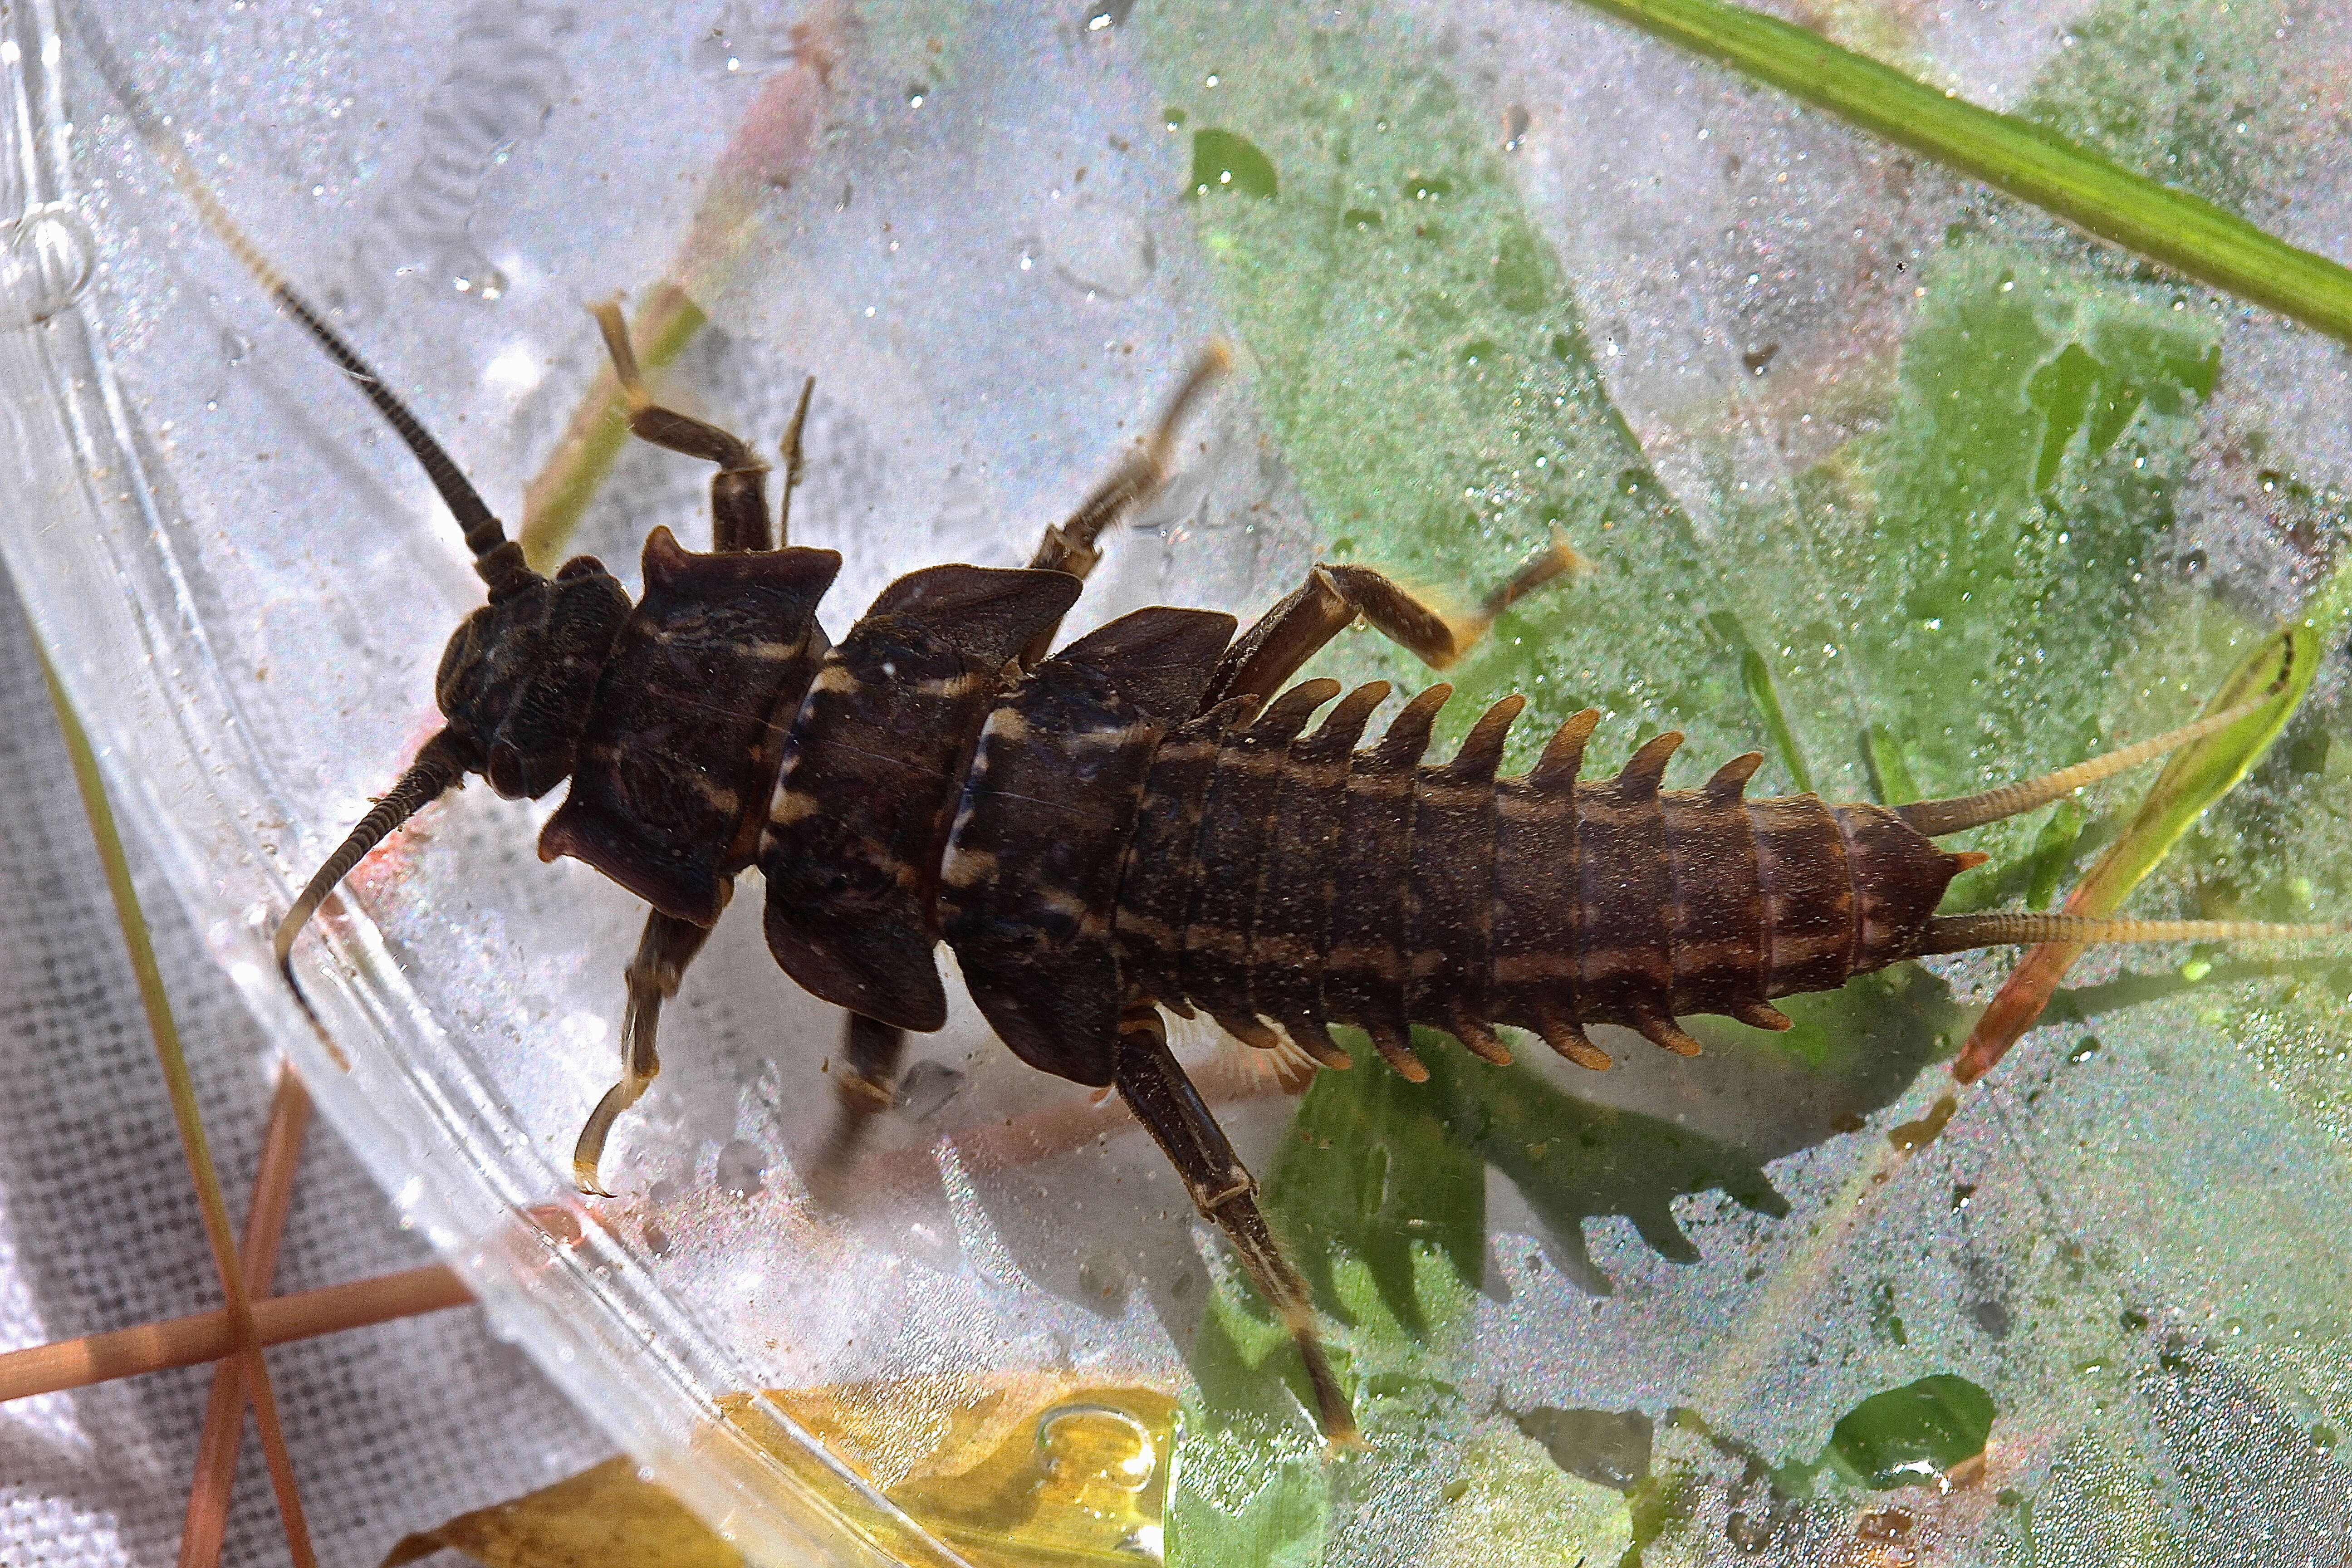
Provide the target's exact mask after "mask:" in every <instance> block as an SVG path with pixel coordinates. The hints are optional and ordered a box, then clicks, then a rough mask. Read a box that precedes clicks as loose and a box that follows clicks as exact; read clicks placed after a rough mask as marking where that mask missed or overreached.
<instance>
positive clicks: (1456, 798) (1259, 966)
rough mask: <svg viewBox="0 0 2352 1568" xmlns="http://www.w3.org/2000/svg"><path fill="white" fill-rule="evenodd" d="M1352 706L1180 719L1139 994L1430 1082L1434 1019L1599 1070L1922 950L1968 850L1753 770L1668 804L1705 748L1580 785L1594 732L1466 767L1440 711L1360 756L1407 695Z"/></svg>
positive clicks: (1358, 699)
mask: <svg viewBox="0 0 2352 1568" xmlns="http://www.w3.org/2000/svg"><path fill="white" fill-rule="evenodd" d="M1335 690H1336V688H1335V687H1333V686H1332V684H1331V683H1330V682H1328V681H1325V682H1313V683H1309V684H1308V685H1307V686H1303V687H1300V688H1297V689H1294V690H1293V691H1292V692H1290V693H1289V694H1287V695H1286V696H1285V697H1284V698H1282V699H1279V700H1276V702H1275V703H1273V704H1272V705H1270V706H1269V707H1268V708H1267V710H1266V711H1265V715H1264V716H1263V717H1262V718H1260V719H1259V720H1258V721H1256V722H1255V723H1253V724H1250V725H1248V726H1246V727H1234V724H1233V722H1232V719H1233V715H1232V714H1231V713H1230V712H1223V713H1218V714H1212V715H1208V716H1205V717H1203V718H1202V719H1200V720H1195V721H1192V722H1190V723H1187V724H1184V725H1181V726H1179V727H1178V728H1176V729H1175V730H1174V731H1171V733H1170V734H1169V735H1168V737H1167V739H1166V740H1165V742H1162V744H1161V746H1160V751H1159V753H1158V754H1157V756H1155V758H1154V760H1153V764H1152V767H1151V770H1150V774H1149V775H1148V777H1147V778H1146V781H1145V784H1144V791H1143V801H1142V809H1141V811H1140V813H1139V818H1138V829H1137V832H1136V835H1135V837H1134V838H1133V840H1132V842H1131V844H1130V847H1129V853H1128V857H1127V863H1126V867H1125V869H1124V872H1123V875H1122V878H1121V882H1120V889H1119V896H1118V910H1117V912H1116V915H1115V917H1114V921H1113V931H1114V934H1115V938H1116V941H1117V943H1118V957H1119V967H1120V973H1121V977H1122V980H1123V981H1124V982H1126V983H1127V984H1130V985H1133V986H1136V987H1138V988H1140V989H1142V990H1144V991H1148V992H1149V993H1150V994H1153V995H1155V996H1157V997H1158V998H1159V999H1160V1000H1161V1001H1162V1002H1165V1003H1169V1004H1171V1005H1179V1006H1189V1007H1193V1008H1198V1009H1200V1010H1202V1011H1205V1012H1207V1013H1209V1014H1210V1015H1212V1016H1214V1017H1215V1018H1216V1019H1217V1020H1218V1021H1219V1022H1220V1023H1222V1024H1223V1025H1224V1026H1225V1027H1226V1028H1228V1029H1229V1030H1231V1031H1232V1032H1234V1034H1236V1035H1239V1036H1241V1037H1243V1038H1244V1039H1254V1040H1256V1041H1257V1042H1258V1043H1270V1036H1269V1032H1268V1031H1267V1029H1266V1027H1265V1023H1263V1022H1261V1020H1267V1021H1271V1022H1272V1023H1275V1024H1277V1025H1280V1026H1282V1027H1283V1029H1284V1030H1285V1031H1286V1032H1287V1033H1288V1034H1289V1035H1290V1036H1291V1037H1293V1038H1294V1039H1296V1040H1297V1041H1298V1043H1299V1044H1301V1045H1302V1046H1304V1047H1306V1048H1307V1049H1308V1050H1309V1051H1310V1052H1314V1053H1315V1054H1318V1055H1326V1054H1328V1052H1330V1051H1332V1050H1334V1049H1335V1048H1336V1047H1331V1046H1330V1043H1329V1041H1328V1036H1327V1035H1326V1033H1325V1031H1326V1028H1327V1026H1328V1025H1329V1024H1332V1023H1341V1024H1349V1025H1354V1026H1358V1027H1360V1028H1362V1029H1364V1030H1365V1031H1366V1032H1367V1033H1369V1034H1370V1036H1371V1037H1372V1039H1373V1041H1374V1043H1375V1045H1376V1046H1377V1047H1379V1048H1380V1049H1381V1051H1382V1053H1383V1054H1384V1055H1386V1056H1388V1057H1390V1058H1391V1060H1392V1061H1395V1062H1397V1064H1398V1065H1399V1066H1401V1067H1402V1068H1405V1069H1406V1070H1408V1071H1412V1070H1414V1065H1413V1063H1412V1058H1411V1056H1410V1054H1409V1051H1408V1047H1407V1040H1408V1038H1409V1029H1410V1026H1412V1025H1414V1024H1424V1025H1432V1026H1436V1027H1439V1028H1444V1029H1447V1030H1450V1031H1452V1032H1453V1033H1454V1035H1455V1036H1456V1037H1459V1038H1460V1039H1461V1040H1462V1041H1463V1043H1464V1044H1465V1045H1466V1046H1468V1047H1470V1048H1471V1049H1473V1050H1475V1051H1478V1052H1479V1053H1480V1054H1482V1055H1486V1056H1490V1057H1499V1056H1500V1055H1501V1054H1502V1050H1501V1047H1500V1046H1499V1045H1498V1044H1497V1043H1496V1040H1495V1039H1494V1037H1493V1033H1492V1028H1491V1026H1493V1025H1496V1024H1508V1025H1515V1026H1521V1027H1525V1028H1529V1029H1534V1030H1536V1031H1538V1032H1539V1033H1541V1034H1542V1035H1543V1036H1544V1037H1546V1038H1547V1039H1549V1040H1550V1041H1551V1042H1552V1044H1553V1045H1554V1046H1555V1047H1558V1048H1559V1049H1560V1050H1562V1051H1563V1052H1565V1053H1566V1054H1568V1055H1570V1056H1572V1057H1576V1058H1580V1059H1584V1060H1587V1061H1588V1062H1590V1063H1591V1065H1596V1066H1598V1065H1603V1064H1602V1062H1601V1059H1600V1058H1599V1057H1598V1053H1596V1052H1595V1051H1594V1049H1593V1047H1591V1043H1590V1042H1589V1041H1588V1040H1586V1039H1585V1037H1584V1036H1583V1033H1582V1030H1583V1026H1586V1025H1589V1024H1593V1023H1609V1024H1622V1025H1626V1026H1631V1027H1633V1028H1636V1029H1640V1030H1641V1031H1643V1033H1644V1034H1646V1035H1648V1036H1649V1037H1651V1038H1652V1039H1654V1040H1656V1041H1657V1042H1658V1043H1659V1044H1661V1045H1664V1046H1667V1047H1670V1048H1673V1049H1675V1050H1682V1051H1689V1050H1696V1048H1697V1047H1696V1043H1695V1042H1692V1041H1691V1040H1690V1039H1689V1037H1688V1036H1686V1035H1685V1034H1684V1033H1683V1031H1682V1030H1681V1029H1680V1028H1679V1027H1678V1026H1676V1025H1675V1022H1674V1020H1675V1016H1677V1015H1684V1014H1694V1013H1718V1014H1725V1015H1727V1016H1733V1017H1738V1018H1742V1019H1744V1020H1746V1021H1748V1022H1751V1023H1757V1024H1761V1025H1764V1026H1778V1025H1780V1024H1781V1022H1782V1021H1781V1020H1780V1018H1779V1016H1778V1015H1777V1014H1775V1013H1774V1012H1773V1011H1772V1010H1771V1009H1770V1008H1769V1006H1767V1005H1766V1003H1767V1000H1768V998H1770V997H1774V996H1782V995H1787V994H1791V993H1795V992H1802V991H1824V990H1832V989H1834V988H1836V987H1837V986H1839V985H1842V984H1844V983H1845V981H1846V980H1847V979H1848V978H1849V977H1851V976H1852V975H1854V974H1858V973H1864V972H1866V971H1868V970H1872V969H1876V968H1879V967H1882V966H1883V965H1885V964H1887V963H1894V962H1895V961H1896V960H1898V959H1901V958H1904V957H1907V956H1910V955H1911V952H1912V951H1913V950H1914V949H1915V948H1916V942H1917V941H1918V938H1919V934H1920V932H1921V931H1923V930H1924V928H1925V926H1926V923H1927V919H1928V917H1929V916H1930V915H1931V914H1932V913H1933V912H1934V910H1935V907H1936V905H1937V901H1938V900H1940V899H1941V898H1942V896H1943V892H1944V888H1945V885H1946V884H1947V883H1948V882H1949V881H1950V879H1951V878H1952V876H1953V874H1954V873H1955V871H1956V870H1957V869H1958V865H1959V862H1958V859H1957V858H1955V857H1953V856H1950V855H1948V854H1947V853H1945V852H1944V851H1942V850H1939V849H1937V848H1936V847H1934V846H1933V845H1932V844H1930V843H1928V842H1927V840H1926V839H1925V838H1922V837H1919V836H1918V835H1917V834H1916V833H1915V832H1913V831H1912V830H1911V829H1910V828H1909V827H1908V826H1906V825H1905V824H1904V823H1903V822H1902V821H1901V820H1900V819H1899V818H1897V817H1896V816H1895V815H1894V814H1893V813H1892V812H1889V811H1887V810H1885V809H1884V808H1882V807H1879V806H1874V805H1838V806H1834V807H1832V806H1828V805H1823V804H1822V802H1821V801H1820V800H1819V799H1818V798H1816V797H1814V796H1812V795H1798V796H1792V797H1785V798H1779V799H1768V800H1747V799H1745V798H1743V794H1742V792H1743V789H1744V787H1745V785H1746V784H1747V781H1748V776H1749V775H1750V774H1752V773H1754V772H1755V770H1756V767H1757V765H1758V762H1759V759H1758V758H1756V757H1755V756H1753V755H1750V756H1746V757H1742V758H1739V759H1738V760H1736V761H1734V762H1732V763H1728V764H1727V765H1726V766H1725V767H1723V768H1722V769H1721V770H1719V771H1718V772H1717V773H1716V775H1715V776H1714V778H1713V779H1711V780H1710V781H1709V782H1708V783H1707V784H1706V785H1705V786H1704V787H1703V788H1701V789H1698V790H1696V791H1680V790H1665V789H1663V788H1661V787H1660V784H1661V780H1662V778H1663V775H1664V772H1665V767H1666V763H1667V760H1668V759H1669V758H1670V757H1671V756H1672V755H1673V753H1674V751H1675V747H1676V746H1677V745H1679V744H1680V742H1681V739H1682V737H1681V736H1680V735H1677V734H1665V735H1660V736H1658V737H1656V738H1654V740H1652V741H1650V742H1647V743H1646V744H1644V745H1643V747H1642V748H1641V749H1640V750H1639V751H1637V752H1635V753H1634V755H1633V760H1632V761H1631V762H1629V763H1627V764H1626V765H1625V767H1624V769H1623V770H1622V772H1620V773H1618V774H1617V775H1616V776H1615V777H1614V778H1611V779H1601V780H1594V779H1586V778H1583V777H1581V776H1580V775H1581V772H1582V763H1583V759H1584V749H1585V742H1586V740H1587V738H1588V737H1589V736H1590V734H1591V730H1592V727H1593V723H1594V721H1595V719H1596V717H1597V716H1596V715H1592V714H1580V715H1578V716H1577V717H1576V718H1574V719H1571V720H1570V721H1569V722H1568V723H1567V724H1565V725H1563V726H1561V728H1560V730H1559V732H1558V734H1557V735H1556V736H1555V737H1554V739H1553V741H1552V742H1551V744H1550V746H1549V748H1548V749H1547V751H1546V752H1545V754H1544V756H1543V758H1542V760H1541V761H1540V762H1539V763H1538V764H1537V766H1536V767H1535V768H1534V769H1533V770H1532V771H1531V772H1530V773H1528V774H1527V775H1526V776H1524V777H1517V778H1500V779H1498V778H1497V777H1496V765H1497V763H1498V762H1499V761H1500V758H1501V754H1502V750H1503V743H1504V740H1505V737H1506V735H1507V731H1508V730H1509V728H1510V725H1511V721H1513V720H1514V719H1515V718H1516V717H1517V713H1518V711H1519V708H1520V706H1521V704H1520V700H1519V699H1517V698H1511V699H1507V700H1505V701H1503V702H1501V703H1498V704H1496V707H1494V708H1493V709H1491V710H1488V712H1487V713H1486V716H1485V717H1484V718H1483V719H1482V720H1481V721H1479V723H1478V724H1477V725H1476V726H1475V728H1474V729H1473V730H1472V731H1471V734H1470V736H1469V738H1468V739H1467V740H1466V741H1465V743H1464V745H1463V748H1462V750H1461V752H1460V753H1459V754H1457V755H1456V756H1455V757H1454V760H1453V761H1451V762H1448V763H1444V764H1441V765H1431V764H1428V763H1423V761H1422V756H1423V752H1424V751H1425V750H1426V749H1427V746H1428V742H1429V734H1430V727H1431V724H1432V722H1433V720H1434V718H1435V716H1436V712H1437V710H1438V708H1439V707H1440V706H1441V705H1442V704H1443V702H1444V698H1445V695H1446V694H1445V690H1444V688H1436V689H1432V690H1431V691H1428V692H1424V693H1423V695H1422V696H1421V697H1420V698H1418V699H1416V700H1414V701H1412V703H1410V704H1408V705H1407V707H1406V708H1405V710H1404V711H1403V713H1402V715H1401V716H1400V717H1399V718H1398V719H1397V721H1395V722H1394V723H1393V724H1392V725H1391V727H1390V729H1389V731H1388V732H1387V734H1386V735H1385V736H1384V737H1383V738H1382V739H1381V741H1380V742H1377V743H1376V744H1373V745H1370V746H1368V747H1362V748H1360V749H1359V748H1358V746H1357V742H1358V740H1359V739H1360V736H1361V734H1362V731H1363V729H1364V724H1365V721H1366V718H1367V716H1368V715H1369V713H1370V710H1371V709H1372V707H1373V706H1374V705H1375V704H1376V703H1377V702H1378V701H1379V700H1380V698H1381V696H1382V695H1383V694H1384V692H1385V688H1382V687H1370V688H1364V689H1360V690H1358V691H1356V692H1354V693H1351V694H1349V697H1348V698H1347V699H1346V700H1343V701H1342V702H1341V703H1340V704H1339V706H1338V707H1337V708H1336V709H1335V710H1333V712H1332V714H1331V716H1330V718H1329V719H1328V721H1326V723H1325V724H1324V725H1323V726H1322V727H1321V728H1320V729H1318V731H1315V732H1313V733H1312V734H1307V735H1304V736H1302V735H1301V733H1300V731H1302V729H1303V728H1304V725H1305V723H1306V721H1307V717H1308V715H1309V714H1310V713H1311V712H1312V711H1313V710H1314V709H1315V708H1317V707H1318V706H1319V705H1320V704H1321V703H1322V702H1324V701H1326V700H1328V699H1329V697H1330V695H1331V694H1332V693H1333V692H1334V691H1335Z"/></svg>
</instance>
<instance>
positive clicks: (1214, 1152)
mask: <svg viewBox="0 0 2352 1568" xmlns="http://www.w3.org/2000/svg"><path fill="white" fill-rule="evenodd" d="M1115 1081H1116V1082H1117V1083H1118V1092H1119V1097H1120V1098H1121V1099H1123V1100H1126V1101H1127V1104H1128V1109H1129V1110H1132V1111H1134V1112H1135V1117H1136V1120H1137V1121H1140V1122H1142V1123H1143V1125H1144V1126H1145V1127H1146V1128H1148V1129H1149V1130H1150V1133H1151V1136H1152V1137H1153V1139H1154V1140H1156V1141H1157V1142H1159V1144H1160V1151H1161V1152H1163V1153H1165V1154H1166V1155H1167V1156H1168V1158H1169V1160H1170V1162H1171V1163H1173V1164H1174V1165H1175V1167H1176V1172H1177V1174H1179V1175H1180V1176H1181V1177H1183V1179H1184V1188H1185V1190H1186V1191H1187V1192H1189V1193H1191V1194H1192V1203H1193V1206H1195V1207H1196V1208H1198V1209H1199V1210H1200V1211H1201V1215H1202V1217H1203V1218H1204V1219H1209V1220H1213V1221H1214V1222H1215V1223H1216V1225H1217V1227H1218V1228H1219V1229H1220V1230H1223V1232H1224V1233H1225V1238H1226V1239H1227V1240H1228V1241H1230V1242H1232V1243H1233V1247H1234V1252H1236V1253H1237V1254H1239V1255H1240V1257H1241V1261H1242V1267H1243V1268H1244V1269H1246V1270H1247V1271H1248V1273H1249V1277H1250V1282H1251V1283H1252V1284H1254V1285H1255V1286H1256V1287H1257V1289H1258V1294H1260V1295H1262V1296H1264V1297H1265V1299H1266V1301H1267V1303H1268V1304H1269V1305H1271V1306H1272V1307H1273V1308H1274V1310H1275V1311H1276V1313H1278V1314H1279V1315H1280V1316H1281V1318H1282V1321H1283V1323H1284V1325H1285V1326H1286V1327H1287V1328H1288V1329H1289V1330H1290V1337H1291V1338H1292V1339H1293V1340H1294V1341H1295V1342H1297V1345H1298V1353H1299V1355H1300V1356H1301V1357H1302V1358H1304V1359H1305V1361H1306V1363H1307V1383H1308V1384H1309V1385H1310V1386H1311V1388H1312V1389H1313V1391H1314V1395H1315V1417H1316V1420H1317V1421H1318V1423H1319V1424H1320V1425H1321V1426H1322V1428H1323V1436H1325V1437H1326V1438H1327V1439H1328V1441H1329V1442H1330V1444H1331V1446H1332V1447H1355V1446H1356V1443H1357V1436H1356V1416H1355V1413H1354V1411H1352V1410H1351V1409H1349V1405H1348V1396H1347V1394H1345V1393H1343V1392H1342V1391H1341V1390H1340V1387H1339V1379H1338V1378H1337V1377H1335V1376H1333V1375H1332V1373H1331V1363H1329V1362H1328V1360H1327V1359H1325V1357H1324V1354H1323V1336H1322V1331H1321V1330H1320V1329H1319V1328H1318V1325H1317V1323H1316V1321H1315V1306H1314V1302H1313V1300H1311V1299H1310V1298H1309V1297H1308V1295H1307V1282H1306V1281H1305V1280H1304V1279H1300V1278H1299V1276H1298V1270H1297V1269H1296V1268H1292V1267H1291V1263H1290V1259H1288V1258H1285V1257H1284V1256H1283V1255H1282V1248H1281V1247H1279V1246H1278V1245H1276V1242H1275V1239H1274V1237H1273V1234H1272V1233H1271V1232H1269V1231H1268V1230H1267V1229H1266V1226H1265V1215H1263V1214H1261V1213H1259V1212H1258V1206H1257V1178H1255V1176H1252V1175H1251V1174H1250V1173H1249V1172H1248V1170H1247V1169H1246V1168H1244V1166H1243V1164H1242V1163H1241V1161H1240V1160H1239V1159H1238V1158H1236V1157H1235V1155H1234V1146H1233V1145H1232V1144H1231V1143H1230V1142H1226V1140H1225V1134H1224V1132H1223V1130H1222V1129H1221V1128H1219V1127H1218V1125H1217V1120H1216V1118H1215V1117H1213V1116H1212V1115H1210V1114H1209V1108H1208V1106H1207V1105H1206V1104H1204V1103H1203V1102H1202V1099H1201V1094H1200V1091H1199V1090H1198V1089H1194V1088H1193V1087H1192V1079H1189V1078H1187V1077H1185V1076H1184V1069H1183V1068H1181V1066H1179V1065H1178V1064H1177V1061H1176V1058H1175V1057H1174V1056H1172V1055H1171V1054H1170V1052H1169V1049H1168V1032H1167V1026H1165V1025H1164V1024H1163V1023H1162V1022H1161V1021H1160V1010H1159V1008H1157V1007H1156V1006H1154V1005H1152V1004H1151V1003H1150V1002H1148V1001H1142V1002H1132V1003H1129V1005H1128V1007H1127V1010H1126V1011H1125V1013H1124V1014H1123V1015H1122V1016H1120V1018H1119V1023H1118V1078H1117V1079H1116V1080H1115Z"/></svg>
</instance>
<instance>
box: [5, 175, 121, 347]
mask: <svg viewBox="0 0 2352 1568" xmlns="http://www.w3.org/2000/svg"><path fill="white" fill-rule="evenodd" d="M97 256H98V245H97V242H96V241H95V240H93V239H92V238H91V237H90V232H89V225H88V224H85V223H84V222H82V219H81V215H80V214H79V213H78V212H76V211H74V210H73V208H71V207H69V206H68V205H65V204H64V203H62V202H58V203H52V204H51V205H47V206H41V207H35V208H34V209H33V210H32V211H30V212H28V213H26V214H25V216H22V217H19V218H16V219H13V220H11V221H10V222H8V223H6V224H0V327H33V326H38V325H40V324H41V323H42V322H43V321H47V320H48V319H49V318H50V317H52V316H55V315H58V313H60V312H61V311H64V310H70V309H72V308H73V304H74V301H75V300H79V299H80V298H81V296H82V292H83V290H85V289H88V288H89V279H90V273H91V272H92V271H93V270H94V268H95V267H96V264H97Z"/></svg>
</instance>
